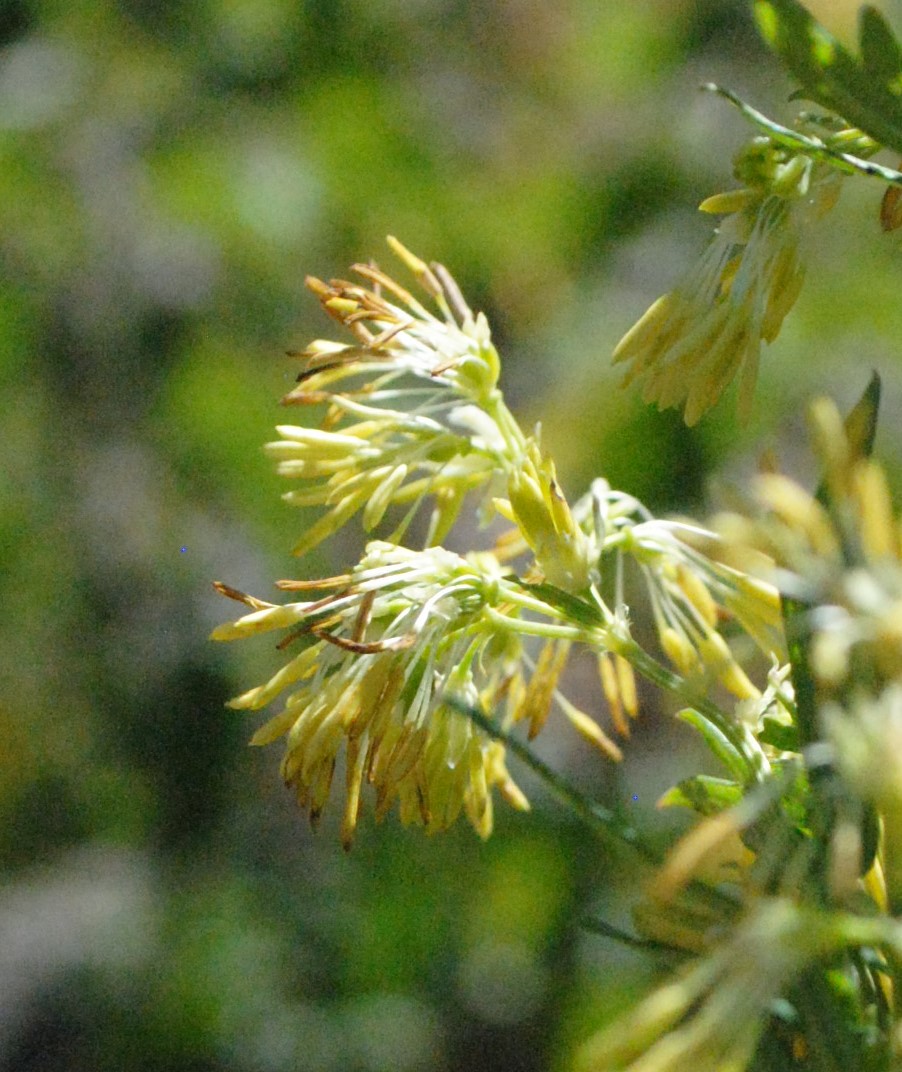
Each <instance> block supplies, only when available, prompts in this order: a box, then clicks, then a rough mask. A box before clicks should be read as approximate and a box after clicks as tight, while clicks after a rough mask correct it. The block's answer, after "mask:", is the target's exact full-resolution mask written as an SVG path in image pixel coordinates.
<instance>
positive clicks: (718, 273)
mask: <svg viewBox="0 0 902 1072" xmlns="http://www.w3.org/2000/svg"><path fill="white" fill-rule="evenodd" d="M838 136H839V135H837V137H838ZM735 173H736V176H737V178H739V179H740V181H742V182H745V183H746V184H747V185H746V186H745V187H744V188H742V189H739V190H733V191H730V192H729V193H725V194H717V195H715V196H714V197H709V198H708V199H707V200H705V201H703V202H702V204H701V205H700V206H699V207H700V209H701V210H702V211H703V212H712V213H717V214H721V213H725V214H726V218H725V219H724V220H723V222H722V223H721V224H720V226H719V227H718V229H717V231H716V236H715V240H714V242H713V243H712V245H711V246H710V247H709V249H708V251H707V252H706V253H705V255H704V256H703V258H702V260H701V262H700V264H699V265H698V267H697V268H696V269H695V270H694V271H693V272H692V273H691V274H690V275H689V276H688V277H687V279H686V280H685V281H684V282H683V283H681V284H680V285H679V286H678V287H677V288H676V289H675V290H674V291H672V292H670V293H669V294H665V295H664V296H663V297H661V298H659V299H658V300H657V301H656V302H655V303H654V304H653V305H652V306H651V307H650V308H649V309H648V311H647V312H646V313H645V314H644V315H643V316H642V317H641V318H640V319H639V321H638V322H637V323H636V324H635V325H634V326H633V327H632V328H631V329H630V330H629V331H628V332H627V333H626V335H625V336H624V337H623V338H622V339H621V340H620V342H619V344H618V345H617V347H616V349H615V350H614V358H613V359H614V362H615V363H617V362H626V363H628V364H629V369H628V371H627V374H626V376H625V378H624V384H625V385H626V384H629V383H631V382H633V381H641V382H642V383H643V398H644V399H645V401H646V402H655V403H657V405H658V407H659V408H660V409H665V408H667V407H670V406H682V407H684V415H685V420H686V423H687V424H689V425H692V424H695V423H696V422H697V421H698V420H699V418H700V417H701V416H702V415H703V414H704V413H705V411H706V410H707V409H709V408H710V407H711V406H713V405H714V403H715V402H716V401H717V399H718V398H719V397H720V395H721V393H722V392H723V390H724V389H725V388H726V387H727V385H728V384H729V383H731V381H732V380H733V379H734V378H735V377H736V376H737V375H740V385H739V408H740V414H741V416H742V417H743V418H745V417H746V416H747V415H748V413H749V410H750V407H751V402H752V395H753V393H754V388H755V381H756V379H757V374H758V358H759V353H760V349H761V343H762V342H767V343H770V342H773V341H774V339H775V338H776V337H777V334H778V333H779V331H780V327H781V325H782V323H783V320H784V318H785V317H786V315H787V313H788V312H789V310H790V309H791V308H792V306H793V305H794V303H795V300H796V298H797V297H798V294H799V291H800V289H801V286H802V279H803V276H804V269H803V266H802V262H801V259H800V256H799V244H800V239H801V235H802V231H803V230H804V228H805V227H806V226H807V225H808V224H809V222H810V221H811V220H812V219H816V218H818V217H819V216H821V215H823V214H824V213H825V212H826V211H828V210H829V208H831V207H832V205H833V203H834V202H835V200H836V195H837V192H838V188H839V186H838V184H839V181H840V177H839V176H838V175H837V174H836V173H835V172H833V171H831V170H830V169H829V168H828V167H826V166H825V165H822V164H815V163H814V162H813V161H811V160H810V159H808V158H807V157H804V156H801V155H793V154H790V153H789V152H788V151H787V150H786V149H784V148H782V147H780V146H778V145H776V144H775V143H773V142H772V141H771V140H770V139H769V138H760V137H759V138H755V139H754V140H753V141H752V142H751V143H750V145H749V146H747V147H746V148H745V149H744V150H743V151H742V152H741V153H740V154H739V156H738V157H737V160H736V163H735Z"/></svg>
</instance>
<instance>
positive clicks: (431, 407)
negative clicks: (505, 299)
mask: <svg viewBox="0 0 902 1072" xmlns="http://www.w3.org/2000/svg"><path fill="white" fill-rule="evenodd" d="M391 246H392V249H393V250H394V252H395V253H396V254H398V255H399V257H400V258H401V260H402V261H403V262H404V264H405V265H406V266H407V267H408V269H410V270H411V271H412V273H413V274H414V276H415V277H416V279H417V280H418V281H419V283H420V285H421V287H422V289H423V290H424V291H425V293H426V294H427V296H428V297H429V298H430V299H431V301H432V303H433V305H434V307H435V308H436V309H437V311H438V313H437V315H436V314H435V313H434V312H431V311H430V310H429V309H428V308H426V306H424V305H423V304H421V303H420V301H419V300H417V299H416V298H415V297H414V296H413V295H411V294H410V293H409V292H408V291H407V290H406V289H405V288H404V287H402V286H401V285H400V284H398V283H397V282H395V281H394V280H393V279H392V278H391V277H390V276H388V275H387V274H385V273H384V272H382V271H381V270H380V269H378V268H376V267H374V266H372V265H357V266H356V267H355V272H356V273H357V274H358V275H359V276H360V277H361V278H362V280H363V281H364V282H363V284H359V283H351V282H347V281H343V280H333V281H332V282H330V283H328V284H326V283H323V282H321V281H319V280H310V281H308V282H309V285H310V286H311V288H312V289H313V291H314V292H315V293H316V294H317V295H318V296H319V298H320V300H321V302H322V304H323V307H324V309H325V310H326V312H327V313H329V315H330V316H332V317H333V318H335V319H337V320H338V321H339V322H340V323H341V324H342V325H343V326H344V327H345V328H347V329H349V330H350V332H351V333H352V334H353V336H354V342H353V343H351V344H342V343H336V342H330V341H326V340H318V341H316V342H314V343H313V344H312V345H311V346H309V347H308V348H307V349H306V350H305V351H304V352H303V354H302V355H301V356H302V357H303V360H304V367H303V370H302V372H301V374H300V376H299V383H298V386H297V388H296V389H295V390H293V391H292V392H291V393H290V394H289V395H288V396H287V397H286V398H285V399H284V400H283V401H284V402H285V404H287V405H293V406H303V407H306V408H308V409H309V410H311V411H315V410H317V409H319V410H321V419H320V423H319V426H318V427H306V426H294V425H290V426H289V425H284V426H281V427H280V428H279V432H280V434H281V439H280V440H279V441H278V442H275V443H271V444H269V445H268V448H267V449H268V451H269V453H270V454H271V455H273V456H274V457H275V458H276V460H277V464H278V469H279V471H280V472H281V473H282V474H283V475H285V476H287V477H290V478H292V479H297V480H300V481H301V482H302V486H301V487H300V488H298V489H296V490H292V491H290V492H289V493H288V494H287V495H286V496H285V498H286V499H288V500H289V501H290V502H292V503H295V504H299V505H305V506H321V507H324V508H325V512H324V513H323V514H322V515H321V516H320V518H319V519H318V520H316V521H315V522H314V523H313V524H312V525H311V526H310V527H309V528H308V529H307V531H306V532H305V534H304V536H303V538H302V539H301V541H300V542H299V543H298V544H297V546H296V547H295V552H296V553H299V554H300V553H303V552H305V551H307V550H309V549H310V548H311V547H313V546H315V545H316V544H318V543H319V542H320V541H321V540H322V539H324V538H325V537H327V536H328V535H329V534H330V533H332V532H333V531H335V530H336V529H337V528H339V527H340V526H342V525H344V524H345V523H346V522H348V521H349V520H350V519H351V518H352V517H353V516H354V515H356V514H358V513H360V514H361V515H362V522H363V527H364V529H365V530H367V531H371V530H373V529H374V528H376V527H377V526H379V525H380V524H381V523H382V521H383V519H384V518H385V517H386V515H387V514H388V512H389V511H391V510H396V511H399V512H400V516H399V517H398V518H397V519H396V521H395V524H394V529H393V531H392V532H391V534H390V535H389V538H388V539H387V540H376V541H373V542H371V543H370V544H369V545H368V547H367V549H366V553H365V555H364V557H363V558H362V560H361V561H360V562H359V564H358V565H357V566H356V567H355V568H354V569H353V570H352V571H350V572H349V573H347V574H345V575H342V576H340V577H337V578H330V579H326V580H324V581H313V582H311V581H286V582H281V587H282V588H283V589H284V590H287V591H306V590H314V591H315V590H323V591H326V592H329V593H330V594H327V595H325V596H324V597H323V598H318V599H315V600H313V601H311V602H299V603H291V604H288V605H285V606H277V605H274V604H270V603H264V602H262V601H260V600H256V599H254V598H253V597H250V596H246V595H244V594H243V593H240V592H236V591H235V590H233V589H230V588H228V587H227V586H224V585H221V586H219V588H220V591H222V592H224V593H225V594H227V595H231V596H233V597H234V598H236V599H239V600H241V601H243V602H244V603H246V604H248V605H249V606H250V607H251V608H252V612H251V613H250V614H248V615H246V616H245V617H244V618H242V619H240V620H239V621H237V622H235V623H234V624H232V625H227V626H223V627H221V628H220V629H218V630H216V632H215V633H214V634H213V635H214V637H215V638H216V639H219V640H227V639H234V638H237V637H243V636H248V635H252V634H254V633H258V632H263V631H269V630H273V629H282V628H288V629H289V634H288V636H287V637H286V640H285V641H284V642H283V644H284V645H285V646H288V647H291V648H293V649H299V650H297V654H295V655H294V657H293V658H292V659H291V661H290V662H289V663H288V664H287V665H286V666H284V667H283V668H282V669H281V670H280V671H279V672H278V673H277V674H276V675H275V676H274V677H273V678H272V680H271V681H269V682H268V683H267V684H265V685H263V686H260V687H259V688H256V689H252V690H250V691H249V692H247V693H245V694H244V695H243V696H241V697H239V698H238V699H237V700H235V701H233V706H235V707H239V708H247V709H252V710H256V709H258V708H261V707H263V706H265V705H266V704H268V703H269V702H270V701H272V700H273V699H275V698H276V696H277V695H279V694H280V693H282V692H283V691H284V690H286V689H288V688H290V687H294V686H299V688H298V689H297V691H295V692H292V693H290V694H289V695H288V697H287V700H286V702H285V708H284V710H283V712H282V713H281V714H279V715H277V716H276V717H275V718H274V719H273V720H272V721H271V722H270V723H269V724H267V725H266V726H264V727H263V728H262V729H261V730H260V731H259V732H258V733H257V734H256V736H255V738H254V741H255V742H256V743H265V742H269V741H273V740H275V739H277V738H278V737H282V736H284V737H285V739H286V754H285V758H284V760H283V764H282V774H283V777H284V779H285V781H286V782H287V783H288V784H289V785H290V786H292V787H293V788H294V789H295V791H296V792H297V795H298V799H299V801H300V802H301V804H302V805H303V806H304V807H306V808H308V809H309V811H310V814H311V816H312V817H313V818H316V817H317V816H318V815H319V813H320V812H321V811H322V809H323V807H324V806H325V802H326V799H327V797H328V795H329V792H330V788H331V785H332V781H333V776H334V771H335V768H336V763H337V760H338V757H339V755H340V754H341V753H342V752H344V754H345V757H346V760H345V767H346V773H345V778H346V790H345V819H344V824H343V835H342V836H343V839H344V841H345V843H346V844H349V843H350V841H351V839H352V837H353V833H354V829H355V827H356V825H357V820H358V815H359V811H360V801H361V792H362V788H363V786H365V785H371V786H372V787H373V790H374V792H375V798H376V814H377V816H379V817H381V816H382V815H384V814H385V813H386V812H387V811H388V810H389V809H390V808H391V806H392V805H393V804H394V803H395V802H397V803H398V806H399V810H400V814H401V818H402V820H403V821H404V822H407V823H415V824H418V825H421V826H423V827H425V828H426V829H427V830H428V831H437V830H442V829H444V828H446V827H447V826H448V825H450V823H451V822H453V821H454V819H455V818H456V817H457V815H458V814H459V813H461V812H464V813H465V814H466V815H467V816H468V818H469V819H470V822H471V823H472V825H473V826H474V827H475V828H476V829H477V831H479V833H481V834H483V835H486V834H487V833H488V832H489V831H490V830H491V826H492V806H491V800H492V798H491V790H492V788H493V787H498V788H499V789H500V791H501V793H502V795H504V796H505V797H506V798H507V799H509V800H510V801H512V802H513V803H514V804H515V805H516V806H519V807H522V806H524V805H525V798H524V797H523V796H522V793H520V791H519V790H518V789H517V787H516V786H515V785H514V783H513V781H512V780H511V778H510V776H509V774H508V772H507V770H506V767H505V763H504V756H505V752H504V744H503V742H502V741H501V740H499V739H490V738H489V737H488V736H486V734H485V732H484V731H483V730H481V729H480V728H479V727H478V725H477V722H476V721H474V719H472V718H468V717H467V715H466V714H465V713H462V710H464V709H469V710H471V711H476V712H481V713H482V715H484V716H490V717H491V719H492V721H493V723H494V724H495V725H496V726H497V727H498V729H499V731H500V732H501V734H502V735H503V733H504V732H506V731H507V729H508V728H510V727H513V726H515V725H516V724H520V723H522V724H524V725H526V726H527V727H528V734H529V736H530V737H534V736H535V735H536V734H537V733H538V732H539V731H540V730H541V728H542V726H543V725H544V723H545V721H546V720H547V718H548V715H549V712H550V711H551V709H552V708H553V707H557V708H558V709H559V710H561V711H562V712H563V714H564V715H565V716H566V718H567V719H568V720H569V722H570V723H571V724H572V725H573V726H574V727H575V728H576V729H577V730H578V732H580V733H581V734H582V735H583V736H585V737H586V738H588V739H589V740H590V741H592V742H593V743H594V744H595V745H597V746H598V747H599V748H600V749H601V750H602V751H603V752H604V753H605V754H606V755H608V756H609V757H611V758H613V759H618V758H619V757H620V749H619V747H618V746H617V745H616V744H615V743H614V741H612V740H611V739H610V738H609V737H608V736H607V734H606V733H605V732H604V731H603V730H602V729H601V727H600V726H599V725H598V723H597V722H596V721H595V720H594V719H592V718H591V717H589V716H588V715H586V714H585V713H584V712H582V711H579V710H578V709H576V708H575V707H574V706H573V705H572V704H571V703H570V702H569V701H568V700H567V698H566V696H565V695H564V694H563V692H562V690H561V689H560V687H559V680H560V677H561V675H562V673H563V670H564V667H565V664H566V662H567V658H568V653H569V650H570V647H571V645H572V644H573V643H574V642H576V643H579V644H582V645H584V646H586V647H588V648H589V650H590V651H592V652H594V654H595V655H596V656H597V659H598V670H599V677H600V682H601V686H602V691H603V692H604V695H605V697H606V699H607V701H608V707H609V710H610V713H611V718H612V721H613V723H614V726H615V727H616V729H617V730H618V732H620V733H621V734H623V735H628V733H629V725H630V719H631V718H633V717H634V716H635V715H636V713H637V710H638V697H637V693H636V686H635V681H634V677H633V667H634V665H637V664H641V666H640V669H641V668H643V667H644V669H645V671H649V670H651V671H652V676H653V677H654V675H655V673H657V676H658V678H659V679H660V680H662V681H665V682H670V681H671V679H672V678H673V675H672V674H671V677H667V674H668V673H670V672H669V671H664V670H661V669H659V670H658V671H655V667H656V665H657V664H655V663H654V660H653V658H652V657H650V656H648V655H646V654H645V653H643V652H642V651H641V649H640V648H639V646H638V645H637V644H636V642H635V641H634V639H633V638H632V635H631V626H630V614H629V608H628V606H627V603H626V598H625V595H624V583H623V575H624V571H625V565H626V563H627V562H631V563H633V564H634V565H635V566H637V568H638V572H639V574H640V576H641V578H642V580H643V581H644V583H645V586H646V588H647V590H648V592H649V599H650V605H651V608H652V611H653V615H654V620H655V623H656V625H657V628H658V635H659V638H660V645H661V649H662V651H663V652H664V653H665V655H666V657H667V658H668V659H669V660H670V662H671V663H672V664H673V665H674V667H675V668H676V670H677V671H678V674H679V677H677V678H676V679H675V680H676V681H677V682H679V681H684V680H686V679H692V680H693V682H694V684H693V688H694V689H695V690H696V691H697V692H700V691H701V690H702V689H704V687H705V686H706V685H707V684H708V683H713V682H715V681H717V682H720V683H721V684H722V685H724V686H725V687H726V688H727V689H729V690H730V691H732V692H733V693H734V694H735V695H736V696H737V697H739V698H740V699H741V700H744V701H749V700H754V699H755V698H757V697H758V696H759V693H758V690H757V688H756V687H755V686H754V685H753V684H752V682H751V681H750V680H749V678H748V677H747V675H746V673H745V671H744V670H743V669H742V666H741V665H740V660H739V658H738V657H737V656H736V655H735V654H734V652H733V650H732V649H731V647H730V646H729V645H728V643H727V641H726V640H725V638H724V636H723V634H722V632H721V625H722V623H724V622H730V623H734V625H736V626H738V627H739V631H740V632H742V633H744V634H745V635H748V636H749V637H750V638H751V639H752V640H753V641H754V642H755V643H757V644H758V645H760V646H761V647H764V648H765V649H766V650H771V648H772V646H773V644H774V642H775V638H777V642H779V636H780V632H779V627H780V622H779V611H778V604H777V602H776V597H775V593H774V592H773V590H772V589H771V588H769V587H768V586H767V585H765V584H761V583H759V582H754V581H752V580H750V579H749V578H748V577H746V576H744V575H743V574H741V573H739V572H737V571H736V570H732V569H730V568H729V567H727V566H724V565H722V564H720V563H718V562H717V561H716V560H715V559H713V558H711V557H710V556H709V555H707V554H705V553H703V551H702V550H699V549H697V548H695V547H693V546H692V543H693V541H696V542H698V541H699V540H702V541H704V540H708V541H710V540H712V539H714V537H713V535H712V534H711V533H708V532H706V531H705V530H702V529H699V528H698V527H693V526H690V525H686V524H678V523H675V522H662V521H659V520H657V519H655V518H653V517H652V516H651V515H650V514H649V512H648V511H647V510H645V508H644V507H643V506H642V505H641V503H639V502H638V501H637V500H635V499H634V498H633V497H632V496H629V495H625V494H623V493H621V492H617V491H613V490H612V489H611V488H610V487H609V486H608V484H607V483H606V482H605V481H603V480H597V481H596V482H595V483H594V484H593V486H592V488H591V489H590V491H589V493H588V494H587V495H585V496H584V497H583V498H582V499H580V500H579V501H578V502H576V503H575V504H574V505H573V506H571V505H570V503H569V502H568V501H567V499H566V497H565V496H564V494H563V492H562V490H561V488H560V485H559V483H558V480H557V476H556V473H555V467H554V463H553V461H552V459H551V458H550V456H549V455H548V453H547V452H546V451H545V450H544V448H543V447H542V446H541V444H540V441H539V436H538V433H536V434H535V435H532V436H529V435H525V434H524V433H523V432H522V430H521V429H520V428H519V426H518V425H517V423H516V421H515V420H514V418H513V417H512V416H511V414H510V413H509V411H508V410H507V408H506V406H505V404H504V400H503V397H502V395H501V393H500V390H499V387H498V376H499V359H498V354H497V352H496V350H495V348H494V346H493V345H492V343H491V337H490V332H489V328H488V325H487V323H486V321H485V318H484V317H483V316H482V315H481V314H480V315H475V314H474V313H473V312H472V311H471V310H470V308H469V306H468V305H467V304H466V302H465V301H464V299H463V297H462V296H461V294H460V292H459V290H458V288H457V285H456V284H455V283H454V281H453V279H452V278H451V276H450V275H449V274H448V272H447V271H446V270H445V269H443V268H442V267H441V266H439V265H432V266H427V265H426V264H425V263H424V262H423V261H421V260H420V259H419V258H417V257H415V256H414V255H413V254H411V253H410V252H408V251H407V250H406V249H405V248H404V247H403V246H401V245H400V243H398V242H396V241H394V240H391ZM471 491H473V492H475V493H476V495H477V496H478V497H479V502H480V514H481V516H482V519H483V521H488V520H489V519H490V517H491V516H493V515H497V516H499V517H501V518H502V519H505V520H507V521H508V522H509V523H510V524H511V525H512V526H513V528H512V529H511V530H510V531H509V532H502V533H501V535H500V536H499V537H498V538H497V540H496V543H495V546H494V549H493V550H492V551H491V552H489V551H485V552H481V553H474V554H471V555H469V556H467V557H466V558H461V557H459V556H457V555H454V554H451V553H450V552H448V551H446V550H444V549H442V548H441V547H439V546H437V544H438V542H439V541H440V540H442V539H443V538H444V537H445V535H446V534H447V533H448V531H449V529H450V528H451V526H452V525H453V524H454V521H455V519H456V518H457V516H458V513H459V511H460V509H461V505H462V503H463V501H464V498H465V496H466V495H467V494H468V493H469V492H471ZM427 499H428V500H430V501H431V502H432V504H433V506H432V513H431V517H430V520H429V524H428V526H427V527H426V532H425V539H424V544H425V547H424V549H423V550H419V551H415V550H411V549H408V548H406V547H403V546H401V543H402V540H403V539H404V538H405V536H406V533H407V531H408V528H409V525H410V522H411V520H412V518H413V517H414V515H415V514H416V512H417V510H418V508H419V506H420V504H421V503H423V502H424V501H426V500H427ZM515 566H516V570H515ZM603 593H604V594H603ZM662 675H663V676H662ZM725 729H726V732H727V735H728V736H729V735H730V734H731V732H732V731H731V730H730V727H726V728H725ZM744 735H745V736H746V737H747V732H746V731H745V730H744V729H743V728H742V727H737V728H736V730H735V733H733V736H734V737H735V743H736V747H737V748H738V749H739V750H742V748H743V741H744V739H745V738H744ZM746 752H747V753H748V754H749V755H751V753H752V752H754V749H746ZM754 767H755V764H754V763H752V765H751V767H750V769H752V768H754Z"/></svg>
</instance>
